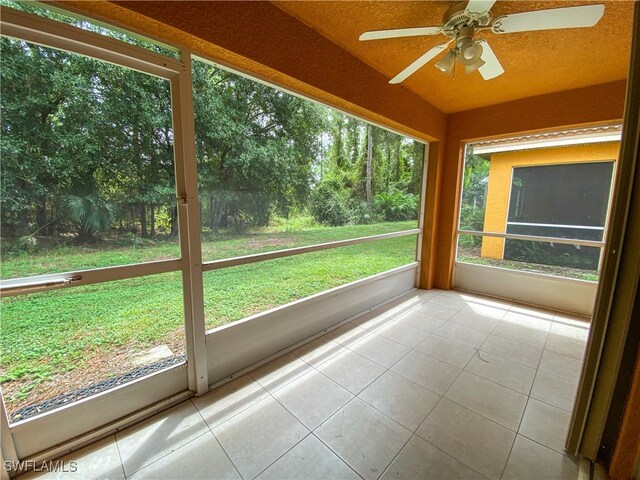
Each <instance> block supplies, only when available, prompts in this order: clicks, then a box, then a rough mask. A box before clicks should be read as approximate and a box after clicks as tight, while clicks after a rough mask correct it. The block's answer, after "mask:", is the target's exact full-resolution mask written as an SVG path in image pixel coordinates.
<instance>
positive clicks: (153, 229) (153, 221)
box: [150, 203, 156, 238]
mask: <svg viewBox="0 0 640 480" xmlns="http://www.w3.org/2000/svg"><path fill="white" fill-rule="evenodd" d="M150 207H151V238H153V237H155V236H156V207H155V205H154V204H153V203H152V204H151V205H150Z"/></svg>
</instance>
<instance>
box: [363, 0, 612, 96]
mask: <svg viewBox="0 0 640 480" xmlns="http://www.w3.org/2000/svg"><path fill="white" fill-rule="evenodd" d="M494 3H496V0H469V2H468V3H466V4H465V2H462V3H458V4H456V5H454V6H452V7H451V8H450V9H449V10H447V11H446V13H445V14H444V17H443V20H442V25H440V26H437V27H415V28H396V29H392V30H374V31H371V32H365V33H363V34H362V35H360V40H361V41H366V40H384V39H387V38H399V37H417V36H423V35H437V34H440V33H441V34H443V35H446V36H447V37H449V40H448V41H446V42H445V43H441V44H439V45H436V46H435V47H433V48H432V49H430V50H429V51H427V52H426V53H424V54H423V55H422V56H420V57H419V58H418V59H417V60H415V61H414V62H413V63H412V64H411V65H409V66H408V67H407V68H405V69H404V70H403V71H401V72H400V73H399V74H398V75H396V76H395V77H393V78H392V79H391V80H390V81H389V83H400V82H402V81H404V80H405V79H407V78H408V77H409V76H410V75H412V74H414V73H415V72H416V71H417V70H418V69H420V68H421V67H422V66H424V65H425V64H427V63H428V62H430V61H431V60H433V59H434V58H435V57H437V56H438V54H440V53H441V52H444V51H445V50H446V49H447V48H448V47H449V45H451V44H452V43H453V46H452V47H451V48H450V49H449V52H448V53H447V54H446V55H445V56H443V57H442V58H441V59H440V60H439V61H438V62H437V63H436V65H435V66H436V67H437V68H438V69H440V70H442V71H443V72H445V73H447V74H449V75H453V72H454V69H455V65H456V62H457V61H459V62H460V63H461V64H462V66H464V69H465V72H466V73H467V74H470V73H472V72H474V71H476V70H478V71H479V72H480V75H482V78H484V79H485V80H491V79H492V78H495V77H497V76H499V75H502V74H503V73H504V68H502V65H501V64H500V61H499V60H498V57H496V55H495V54H494V53H493V50H491V47H490V46H489V43H487V41H486V40H485V39H484V38H480V39H476V40H474V38H473V37H474V34H475V33H476V32H478V31H484V30H488V31H491V32H493V33H495V34H498V35H503V34H505V33H517V32H530V31H535V30H553V29H559V28H580V27H593V26H594V25H595V24H596V23H598V21H599V20H600V19H601V18H602V15H603V14H604V5H600V4H598V5H582V6H577V7H563V8H552V9H547V10H536V11H532V12H522V13H513V14H510V15H503V16H501V17H498V18H496V19H495V20H494V19H493V14H492V13H491V11H490V10H491V7H493V5H494Z"/></svg>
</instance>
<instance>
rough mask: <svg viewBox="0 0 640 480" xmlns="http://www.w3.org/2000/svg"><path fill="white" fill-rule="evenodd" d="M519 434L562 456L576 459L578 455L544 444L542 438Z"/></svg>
mask: <svg viewBox="0 0 640 480" xmlns="http://www.w3.org/2000/svg"><path fill="white" fill-rule="evenodd" d="M534 400H535V399H534ZM518 435H520V436H521V437H524V438H526V439H527V440H530V441H532V442H533V443H536V444H538V445H540V446H541V447H544V448H546V449H548V450H551V451H552V452H555V453H557V454H558V455H562V456H565V457H569V458H571V459H576V457H572V456H571V455H569V454H568V453H567V452H566V451H565V450H563V451H562V452H560V451H558V450H556V449H555V448H552V447H550V446H549V445H545V444H544V443H542V442H541V441H540V440H536V439H534V438H531V437H528V436H527V435H525V434H524V433H519V432H518Z"/></svg>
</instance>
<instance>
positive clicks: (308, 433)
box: [238, 405, 312, 480]
mask: <svg viewBox="0 0 640 480" xmlns="http://www.w3.org/2000/svg"><path fill="white" fill-rule="evenodd" d="M283 407H284V405H283ZM294 418H295V417H294ZM305 428H306V427H305ZM311 434H312V433H311V430H309V429H308V428H307V434H306V435H305V436H303V437H302V438H301V439H300V440H298V441H297V442H295V443H294V444H293V445H291V447H289V448H288V449H287V450H286V451H285V452H283V453H282V455H279V456H278V457H277V458H276V459H275V460H274V461H273V462H271V463H270V464H269V465H267V466H266V467H264V468H263V469H262V470H260V471H259V472H258V473H256V474H255V475H254V476H253V477H249V478H245V477H242V478H243V479H244V480H253V479H254V478H256V477H259V476H260V475H262V474H263V473H264V472H265V471H266V470H267V469H269V468H270V467H271V466H272V465H273V464H274V463H276V462H277V461H278V460H280V459H281V458H282V457H284V456H285V455H286V454H287V453H289V452H290V451H291V450H293V449H294V448H296V447H297V446H298V445H299V444H300V443H302V441H303V440H304V439H305V438H307V437H309V435H311ZM238 473H240V472H238ZM240 476H242V474H240Z"/></svg>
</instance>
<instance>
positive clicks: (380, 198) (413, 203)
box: [373, 191, 418, 222]
mask: <svg viewBox="0 0 640 480" xmlns="http://www.w3.org/2000/svg"><path fill="white" fill-rule="evenodd" d="M373 204H374V208H375V211H376V212H377V213H379V214H380V215H381V216H382V217H383V218H384V220H385V221H387V222H398V221H401V220H411V219H415V218H417V217H418V196H417V195H414V194H412V193H403V192H398V191H396V192H393V193H381V194H379V195H376V198H375V199H374V202H373Z"/></svg>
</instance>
